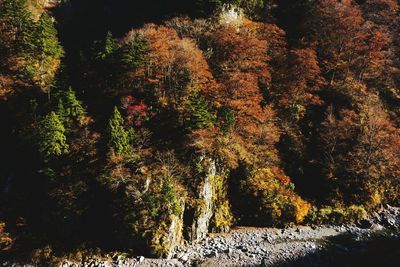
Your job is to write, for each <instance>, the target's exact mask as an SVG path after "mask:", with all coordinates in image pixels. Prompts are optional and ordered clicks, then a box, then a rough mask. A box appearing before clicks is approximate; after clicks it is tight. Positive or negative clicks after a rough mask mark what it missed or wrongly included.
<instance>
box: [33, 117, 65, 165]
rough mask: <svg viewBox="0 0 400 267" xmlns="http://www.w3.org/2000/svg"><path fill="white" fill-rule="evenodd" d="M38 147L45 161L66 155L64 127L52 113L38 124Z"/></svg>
mask: <svg viewBox="0 0 400 267" xmlns="http://www.w3.org/2000/svg"><path fill="white" fill-rule="evenodd" d="M38 146H39V152H40V154H41V155H42V157H43V158H44V160H45V161H48V160H50V159H52V158H54V157H58V156H61V155H63V154H66V153H68V150H69V146H68V144H67V138H66V136H65V128H64V125H63V124H62V122H61V121H60V119H59V117H58V115H57V114H56V113H55V112H53V111H52V112H50V114H48V115H47V116H45V117H44V118H43V119H42V120H41V121H40V122H39V125H38Z"/></svg>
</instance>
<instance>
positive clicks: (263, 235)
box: [3, 207, 400, 267]
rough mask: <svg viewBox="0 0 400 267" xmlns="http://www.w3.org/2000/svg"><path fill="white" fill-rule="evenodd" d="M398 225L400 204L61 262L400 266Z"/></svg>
mask: <svg viewBox="0 0 400 267" xmlns="http://www.w3.org/2000/svg"><path fill="white" fill-rule="evenodd" d="M399 225H400V208H393V207H387V208H386V209H383V210H381V212H379V213H374V214H372V215H371V216H369V218H368V219H366V220H364V221H363V222H362V224H359V225H342V226H294V227H290V228H285V229H277V228H250V227H238V228H235V229H233V230H232V231H231V232H230V233H226V234H210V235H209V236H208V237H206V238H204V239H203V240H201V241H199V242H196V243H189V244H187V245H185V246H182V247H181V248H179V249H178V250H177V251H176V252H175V254H174V255H173V257H172V259H148V258H145V257H141V256H139V257H135V258H133V257H125V256H123V255H122V254H120V255H118V254H114V255H110V256H108V258H107V257H106V258H101V259H100V258H97V257H93V258H92V259H89V260H88V259H86V260H85V262H72V261H67V260H65V261H63V262H61V263H60V266H62V267H80V266H84V267H117V266H118V267H133V266H144V267H147V266H185V267H186V266H188V267H189V266H199V267H206V266H211V267H212V266H226V267H229V266H232V267H233V266H235V267H236V266H335V267H336V266H378V265H375V264H376V263H375V262H379V266H399V265H397V264H398V259H399V257H400V242H399V240H400V235H399V231H398V229H399ZM7 264H8V265H7ZM3 266H12V267H19V266H24V267H28V266H32V265H18V264H9V263H3Z"/></svg>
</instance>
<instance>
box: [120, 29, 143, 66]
mask: <svg viewBox="0 0 400 267" xmlns="http://www.w3.org/2000/svg"><path fill="white" fill-rule="evenodd" d="M148 52H149V48H148V45H147V41H146V39H145V38H143V37H142V36H141V35H139V34H136V35H135V36H134V37H133V38H132V39H131V40H130V41H129V42H128V43H127V44H126V45H125V46H124V47H123V48H122V52H121V63H122V66H123V68H124V70H125V71H131V70H134V69H137V68H139V67H140V66H143V65H144V64H145V63H146V62H147V60H148V57H147V53H148Z"/></svg>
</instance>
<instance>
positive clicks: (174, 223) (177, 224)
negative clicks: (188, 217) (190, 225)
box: [166, 198, 185, 259]
mask: <svg viewBox="0 0 400 267" xmlns="http://www.w3.org/2000/svg"><path fill="white" fill-rule="evenodd" d="M180 201H181V207H182V210H185V200H184V199H183V198H182V199H181V200H180ZM182 232H183V212H182V213H181V214H180V215H179V216H177V215H172V216H171V224H170V225H169V228H168V232H167V242H168V244H169V246H168V251H167V253H166V257H167V259H170V258H171V257H172V255H173V254H174V253H175V249H176V248H177V247H179V246H181V245H182V244H183V234H182Z"/></svg>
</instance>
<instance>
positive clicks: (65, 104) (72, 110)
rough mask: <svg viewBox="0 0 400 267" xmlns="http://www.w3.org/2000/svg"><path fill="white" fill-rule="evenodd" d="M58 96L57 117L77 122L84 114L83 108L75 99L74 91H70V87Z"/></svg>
mask: <svg viewBox="0 0 400 267" xmlns="http://www.w3.org/2000/svg"><path fill="white" fill-rule="evenodd" d="M60 95H61V96H60V98H59V102H58V106H57V115H58V116H60V117H62V119H63V120H65V121H68V120H79V118H81V117H82V116H84V115H85V114H86V111H85V108H84V107H83V106H82V103H81V102H80V101H79V100H78V99H77V98H76V94H75V91H74V90H72V88H71V87H69V88H68V90H67V91H66V92H62V93H61V94H60Z"/></svg>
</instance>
